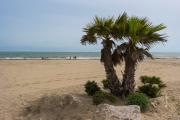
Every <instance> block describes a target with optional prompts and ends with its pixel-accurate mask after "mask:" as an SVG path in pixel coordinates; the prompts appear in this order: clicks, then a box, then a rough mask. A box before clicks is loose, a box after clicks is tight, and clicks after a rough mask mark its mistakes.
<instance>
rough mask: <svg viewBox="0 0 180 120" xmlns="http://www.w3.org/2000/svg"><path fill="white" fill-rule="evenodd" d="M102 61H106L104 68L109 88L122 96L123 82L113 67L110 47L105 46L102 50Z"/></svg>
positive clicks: (113, 92)
mask: <svg viewBox="0 0 180 120" xmlns="http://www.w3.org/2000/svg"><path fill="white" fill-rule="evenodd" d="M101 62H103V63H104V68H105V71H106V79H107V81H108V88H109V89H110V91H111V93H112V94H114V95H116V96H120V95H121V83H120V81H119V79H118V77H117V75H116V70H115V69H114V67H113V63H112V57H111V50H110V49H108V48H103V49H102V50H101Z"/></svg>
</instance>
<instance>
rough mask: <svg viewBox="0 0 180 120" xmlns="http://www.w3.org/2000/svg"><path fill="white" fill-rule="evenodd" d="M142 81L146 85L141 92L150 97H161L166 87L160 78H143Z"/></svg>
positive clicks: (141, 88) (140, 88) (141, 87)
mask: <svg viewBox="0 0 180 120" xmlns="http://www.w3.org/2000/svg"><path fill="white" fill-rule="evenodd" d="M140 80H141V82H142V83H143V84H144V85H143V86H140V87H139V91H140V92H142V93H144V94H146V95H147V96H150V97H157V96H159V95H160V93H161V90H162V89H163V88H165V87H166V84H163V82H162V81H161V79H160V78H159V77H155V76H152V77H150V76H141V77H140Z"/></svg>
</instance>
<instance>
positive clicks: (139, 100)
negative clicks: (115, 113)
mask: <svg viewBox="0 0 180 120" xmlns="http://www.w3.org/2000/svg"><path fill="white" fill-rule="evenodd" d="M125 102H126V103H127V104H128V105H138V106H140V109H141V111H145V110H146V109H147V108H149V104H150V101H149V98H148V97H147V96H146V95H145V94H143V93H132V94H130V95H129V96H128V97H127V98H126V99H125Z"/></svg>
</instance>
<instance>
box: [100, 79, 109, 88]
mask: <svg viewBox="0 0 180 120" xmlns="http://www.w3.org/2000/svg"><path fill="white" fill-rule="evenodd" d="M101 82H102V83H103V86H104V88H108V81H107V80H106V79H104V80H102V81H101Z"/></svg>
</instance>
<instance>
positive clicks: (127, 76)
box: [122, 54, 136, 97]
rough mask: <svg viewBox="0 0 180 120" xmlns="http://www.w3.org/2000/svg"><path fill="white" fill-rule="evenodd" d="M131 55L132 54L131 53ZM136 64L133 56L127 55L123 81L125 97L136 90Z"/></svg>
mask: <svg viewBox="0 0 180 120" xmlns="http://www.w3.org/2000/svg"><path fill="white" fill-rule="evenodd" d="M129 56H131V54H130V55H129ZM135 65H136V62H135V61H133V59H132V57H128V56H127V57H126V58H125V70H124V73H123V81H122V87H123V90H122V92H123V96H124V97H127V96H128V95H129V94H131V93H133V92H134V87H135V80H134V75H135Z"/></svg>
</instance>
